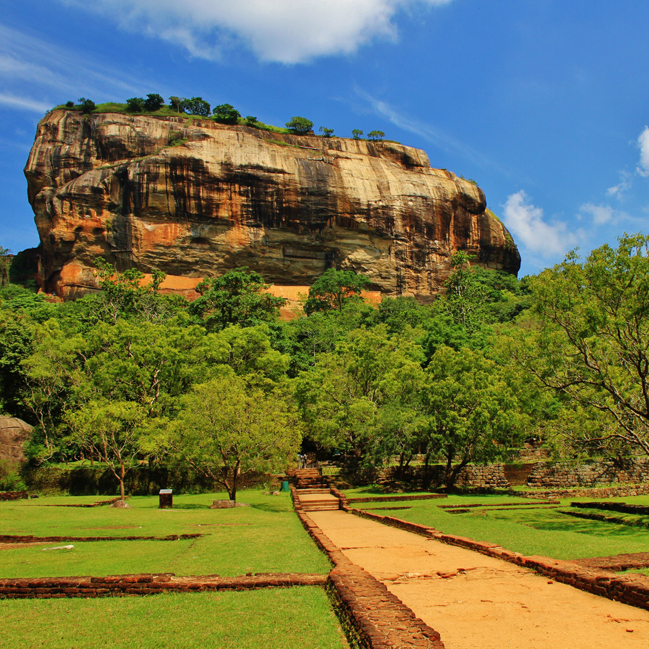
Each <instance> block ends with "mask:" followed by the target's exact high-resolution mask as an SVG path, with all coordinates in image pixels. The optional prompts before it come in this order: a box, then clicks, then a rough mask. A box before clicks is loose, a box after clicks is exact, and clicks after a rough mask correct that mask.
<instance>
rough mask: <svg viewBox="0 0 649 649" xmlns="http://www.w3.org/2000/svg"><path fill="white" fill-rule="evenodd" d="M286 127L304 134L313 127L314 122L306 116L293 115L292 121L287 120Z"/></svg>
mask: <svg viewBox="0 0 649 649" xmlns="http://www.w3.org/2000/svg"><path fill="white" fill-rule="evenodd" d="M286 128H290V129H291V131H293V132H294V133H297V134H298V135H304V134H306V133H308V132H309V131H310V130H311V129H312V128H313V122H312V121H311V120H308V119H307V118H306V117H293V118H292V119H291V121H290V122H286Z"/></svg>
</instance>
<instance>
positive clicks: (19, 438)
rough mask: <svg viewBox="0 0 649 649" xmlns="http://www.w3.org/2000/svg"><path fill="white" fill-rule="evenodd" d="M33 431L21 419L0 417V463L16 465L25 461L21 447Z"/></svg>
mask: <svg viewBox="0 0 649 649" xmlns="http://www.w3.org/2000/svg"><path fill="white" fill-rule="evenodd" d="M33 430H34V429H33V428H32V427H31V426H30V425H29V424H28V423H27V422H24V421H23V420H22V419H18V418H16V417H0V461H3V462H7V463H8V464H12V465H13V464H18V463H19V462H24V461H25V459H26V458H25V452H24V450H23V445H24V444H25V442H27V441H28V440H29V438H30V437H31V434H32V431H33Z"/></svg>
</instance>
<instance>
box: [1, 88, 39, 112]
mask: <svg viewBox="0 0 649 649" xmlns="http://www.w3.org/2000/svg"><path fill="white" fill-rule="evenodd" d="M0 104H1V105H3V106H11V107H12V108H20V109H23V110H31V111H33V112H35V113H44V112H45V111H46V110H48V109H49V108H52V106H50V105H49V104H46V103H45V102H42V101H35V100H34V99H28V98H26V97H14V96H13V95H7V94H4V93H0Z"/></svg>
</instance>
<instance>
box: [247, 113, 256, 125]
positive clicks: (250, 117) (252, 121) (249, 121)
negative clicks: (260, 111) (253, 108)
mask: <svg viewBox="0 0 649 649" xmlns="http://www.w3.org/2000/svg"><path fill="white" fill-rule="evenodd" d="M256 124H257V118H256V117H254V116H253V115H247V116H246V125H247V126H254V125H256Z"/></svg>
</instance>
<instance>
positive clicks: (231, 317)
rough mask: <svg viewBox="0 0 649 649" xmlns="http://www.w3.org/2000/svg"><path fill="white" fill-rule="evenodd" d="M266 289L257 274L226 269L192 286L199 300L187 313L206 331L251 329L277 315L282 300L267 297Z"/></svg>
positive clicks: (195, 301) (283, 301)
mask: <svg viewBox="0 0 649 649" xmlns="http://www.w3.org/2000/svg"><path fill="white" fill-rule="evenodd" d="M268 288H269V286H268V285H267V284H265V283H264V280H263V278H262V276H261V275H259V273H255V272H248V271H247V269H245V268H239V269H236V270H229V271H228V272H227V273H225V274H224V275H222V276H221V277H217V278H215V279H205V280H203V281H202V282H201V283H200V284H199V285H198V286H197V287H196V290H197V291H198V292H199V293H200V297H199V298H197V299H196V300H194V302H192V303H191V304H190V306H189V312H190V313H191V314H192V315H193V316H195V318H197V319H198V321H199V322H200V323H201V324H202V325H203V326H204V327H206V328H207V329H208V330H209V331H219V330H221V329H224V328H225V327H227V326H228V325H231V324H239V325H241V326H242V327H251V326H254V325H257V324H260V323H261V322H271V321H273V320H275V319H276V318H277V317H278V316H279V308H280V307H281V306H282V305H283V304H284V303H285V302H286V300H285V299H284V298H281V297H275V296H273V295H270V294H269V293H267V292H266V290H267V289H268Z"/></svg>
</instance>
